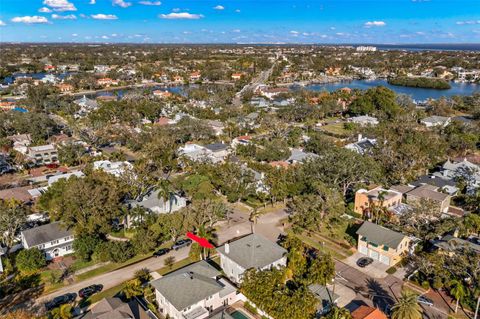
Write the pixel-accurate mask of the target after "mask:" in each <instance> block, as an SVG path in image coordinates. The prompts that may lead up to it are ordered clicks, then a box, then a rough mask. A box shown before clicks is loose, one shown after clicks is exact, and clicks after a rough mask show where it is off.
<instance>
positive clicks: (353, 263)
mask: <svg viewBox="0 0 480 319" xmlns="http://www.w3.org/2000/svg"><path fill="white" fill-rule="evenodd" d="M362 257H368V256H366V255H364V254H361V253H359V252H356V253H355V254H353V255H351V256H349V257H347V258H345V259H344V260H343V262H344V263H346V264H347V265H349V266H350V267H353V268H355V269H357V270H359V271H361V272H363V273H365V274H367V275H369V276H370V277H373V278H377V279H380V278H385V277H387V276H388V274H387V273H386V271H387V269H388V268H390V266H388V265H385V264H382V263H381V262H379V261H378V260H374V261H373V263H371V264H370V265H368V266H366V267H364V268H362V267H359V266H358V265H357V260H359V259H360V258H362Z"/></svg>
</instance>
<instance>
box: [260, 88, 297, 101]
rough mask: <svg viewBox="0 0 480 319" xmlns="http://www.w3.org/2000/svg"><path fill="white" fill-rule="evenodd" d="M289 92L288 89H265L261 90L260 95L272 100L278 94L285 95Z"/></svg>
mask: <svg viewBox="0 0 480 319" xmlns="http://www.w3.org/2000/svg"><path fill="white" fill-rule="evenodd" d="M289 92H290V90H289V89H288V88H283V87H282V88H265V89H262V90H261V94H262V95H263V96H265V97H266V98H268V99H273V98H274V97H275V96H277V95H279V94H287V93H289Z"/></svg>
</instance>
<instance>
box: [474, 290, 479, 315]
mask: <svg viewBox="0 0 480 319" xmlns="http://www.w3.org/2000/svg"><path fill="white" fill-rule="evenodd" d="M479 306H480V295H478V300H477V308H475V316H473V319H477V318H478V317H477V316H478V307H479Z"/></svg>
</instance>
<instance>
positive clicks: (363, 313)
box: [352, 305, 388, 319]
mask: <svg viewBox="0 0 480 319" xmlns="http://www.w3.org/2000/svg"><path fill="white" fill-rule="evenodd" d="M352 319H388V317H387V316H386V315H385V314H384V313H383V312H382V311H381V310H380V309H378V308H374V307H369V306H365V305H361V306H360V307H358V308H357V309H355V310H354V311H352Z"/></svg>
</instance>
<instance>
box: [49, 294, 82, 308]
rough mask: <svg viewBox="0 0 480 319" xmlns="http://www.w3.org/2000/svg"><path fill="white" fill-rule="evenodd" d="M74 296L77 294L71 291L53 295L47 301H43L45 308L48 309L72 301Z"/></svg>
mask: <svg viewBox="0 0 480 319" xmlns="http://www.w3.org/2000/svg"><path fill="white" fill-rule="evenodd" d="M76 298H77V294H76V293H73V292H72V293H68V294H64V295H61V296H58V297H55V298H53V299H52V300H50V301H49V302H47V303H45V309H47V311H50V310H52V309H54V308H57V307H59V306H61V305H64V304H66V303H70V302H73V301H74V300H75V299H76Z"/></svg>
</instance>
